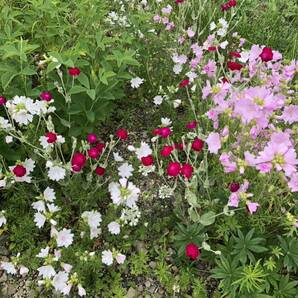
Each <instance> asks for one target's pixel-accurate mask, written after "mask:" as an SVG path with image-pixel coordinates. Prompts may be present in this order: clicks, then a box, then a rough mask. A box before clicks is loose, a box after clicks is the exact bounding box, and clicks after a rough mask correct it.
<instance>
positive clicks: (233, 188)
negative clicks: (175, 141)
mask: <svg viewBox="0 0 298 298" xmlns="http://www.w3.org/2000/svg"><path fill="white" fill-rule="evenodd" d="M239 188H240V185H239V183H237V182H232V183H231V184H230V191H231V192H236V191H238V190H239Z"/></svg>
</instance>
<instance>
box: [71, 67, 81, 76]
mask: <svg viewBox="0 0 298 298" xmlns="http://www.w3.org/2000/svg"><path fill="white" fill-rule="evenodd" d="M80 73H81V71H80V69H79V68H77V67H71V68H69V69H68V74H69V75H70V76H72V77H77V76H78V75H80Z"/></svg>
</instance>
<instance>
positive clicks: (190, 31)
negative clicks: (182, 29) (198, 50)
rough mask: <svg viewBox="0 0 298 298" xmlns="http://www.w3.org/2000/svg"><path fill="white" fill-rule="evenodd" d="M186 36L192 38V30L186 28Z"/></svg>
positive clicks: (193, 34) (193, 33)
mask: <svg viewBox="0 0 298 298" xmlns="http://www.w3.org/2000/svg"><path fill="white" fill-rule="evenodd" d="M186 33H187V35H188V37H189V38H192V37H194V36H195V34H196V33H195V32H194V31H193V30H192V28H188V29H187V31H186Z"/></svg>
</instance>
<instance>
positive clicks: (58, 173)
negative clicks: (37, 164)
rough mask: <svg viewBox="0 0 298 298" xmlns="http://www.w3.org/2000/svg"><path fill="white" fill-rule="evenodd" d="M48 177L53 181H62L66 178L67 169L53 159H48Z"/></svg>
mask: <svg viewBox="0 0 298 298" xmlns="http://www.w3.org/2000/svg"><path fill="white" fill-rule="evenodd" d="M46 167H47V168H48V177H49V179H50V180H53V181H60V180H63V179H64V178H65V175H66V170H65V169H64V168H63V167H61V166H60V165H56V164H54V163H53V162H52V161H47V163H46Z"/></svg>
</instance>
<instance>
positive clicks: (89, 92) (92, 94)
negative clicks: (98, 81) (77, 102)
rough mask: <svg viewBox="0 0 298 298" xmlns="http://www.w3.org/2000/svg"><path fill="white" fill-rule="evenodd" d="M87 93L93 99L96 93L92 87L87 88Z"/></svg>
mask: <svg viewBox="0 0 298 298" xmlns="http://www.w3.org/2000/svg"><path fill="white" fill-rule="evenodd" d="M87 94H88V95H89V97H90V98H91V99H93V100H94V99H95V96H96V93H95V90H94V89H89V90H87Z"/></svg>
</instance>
